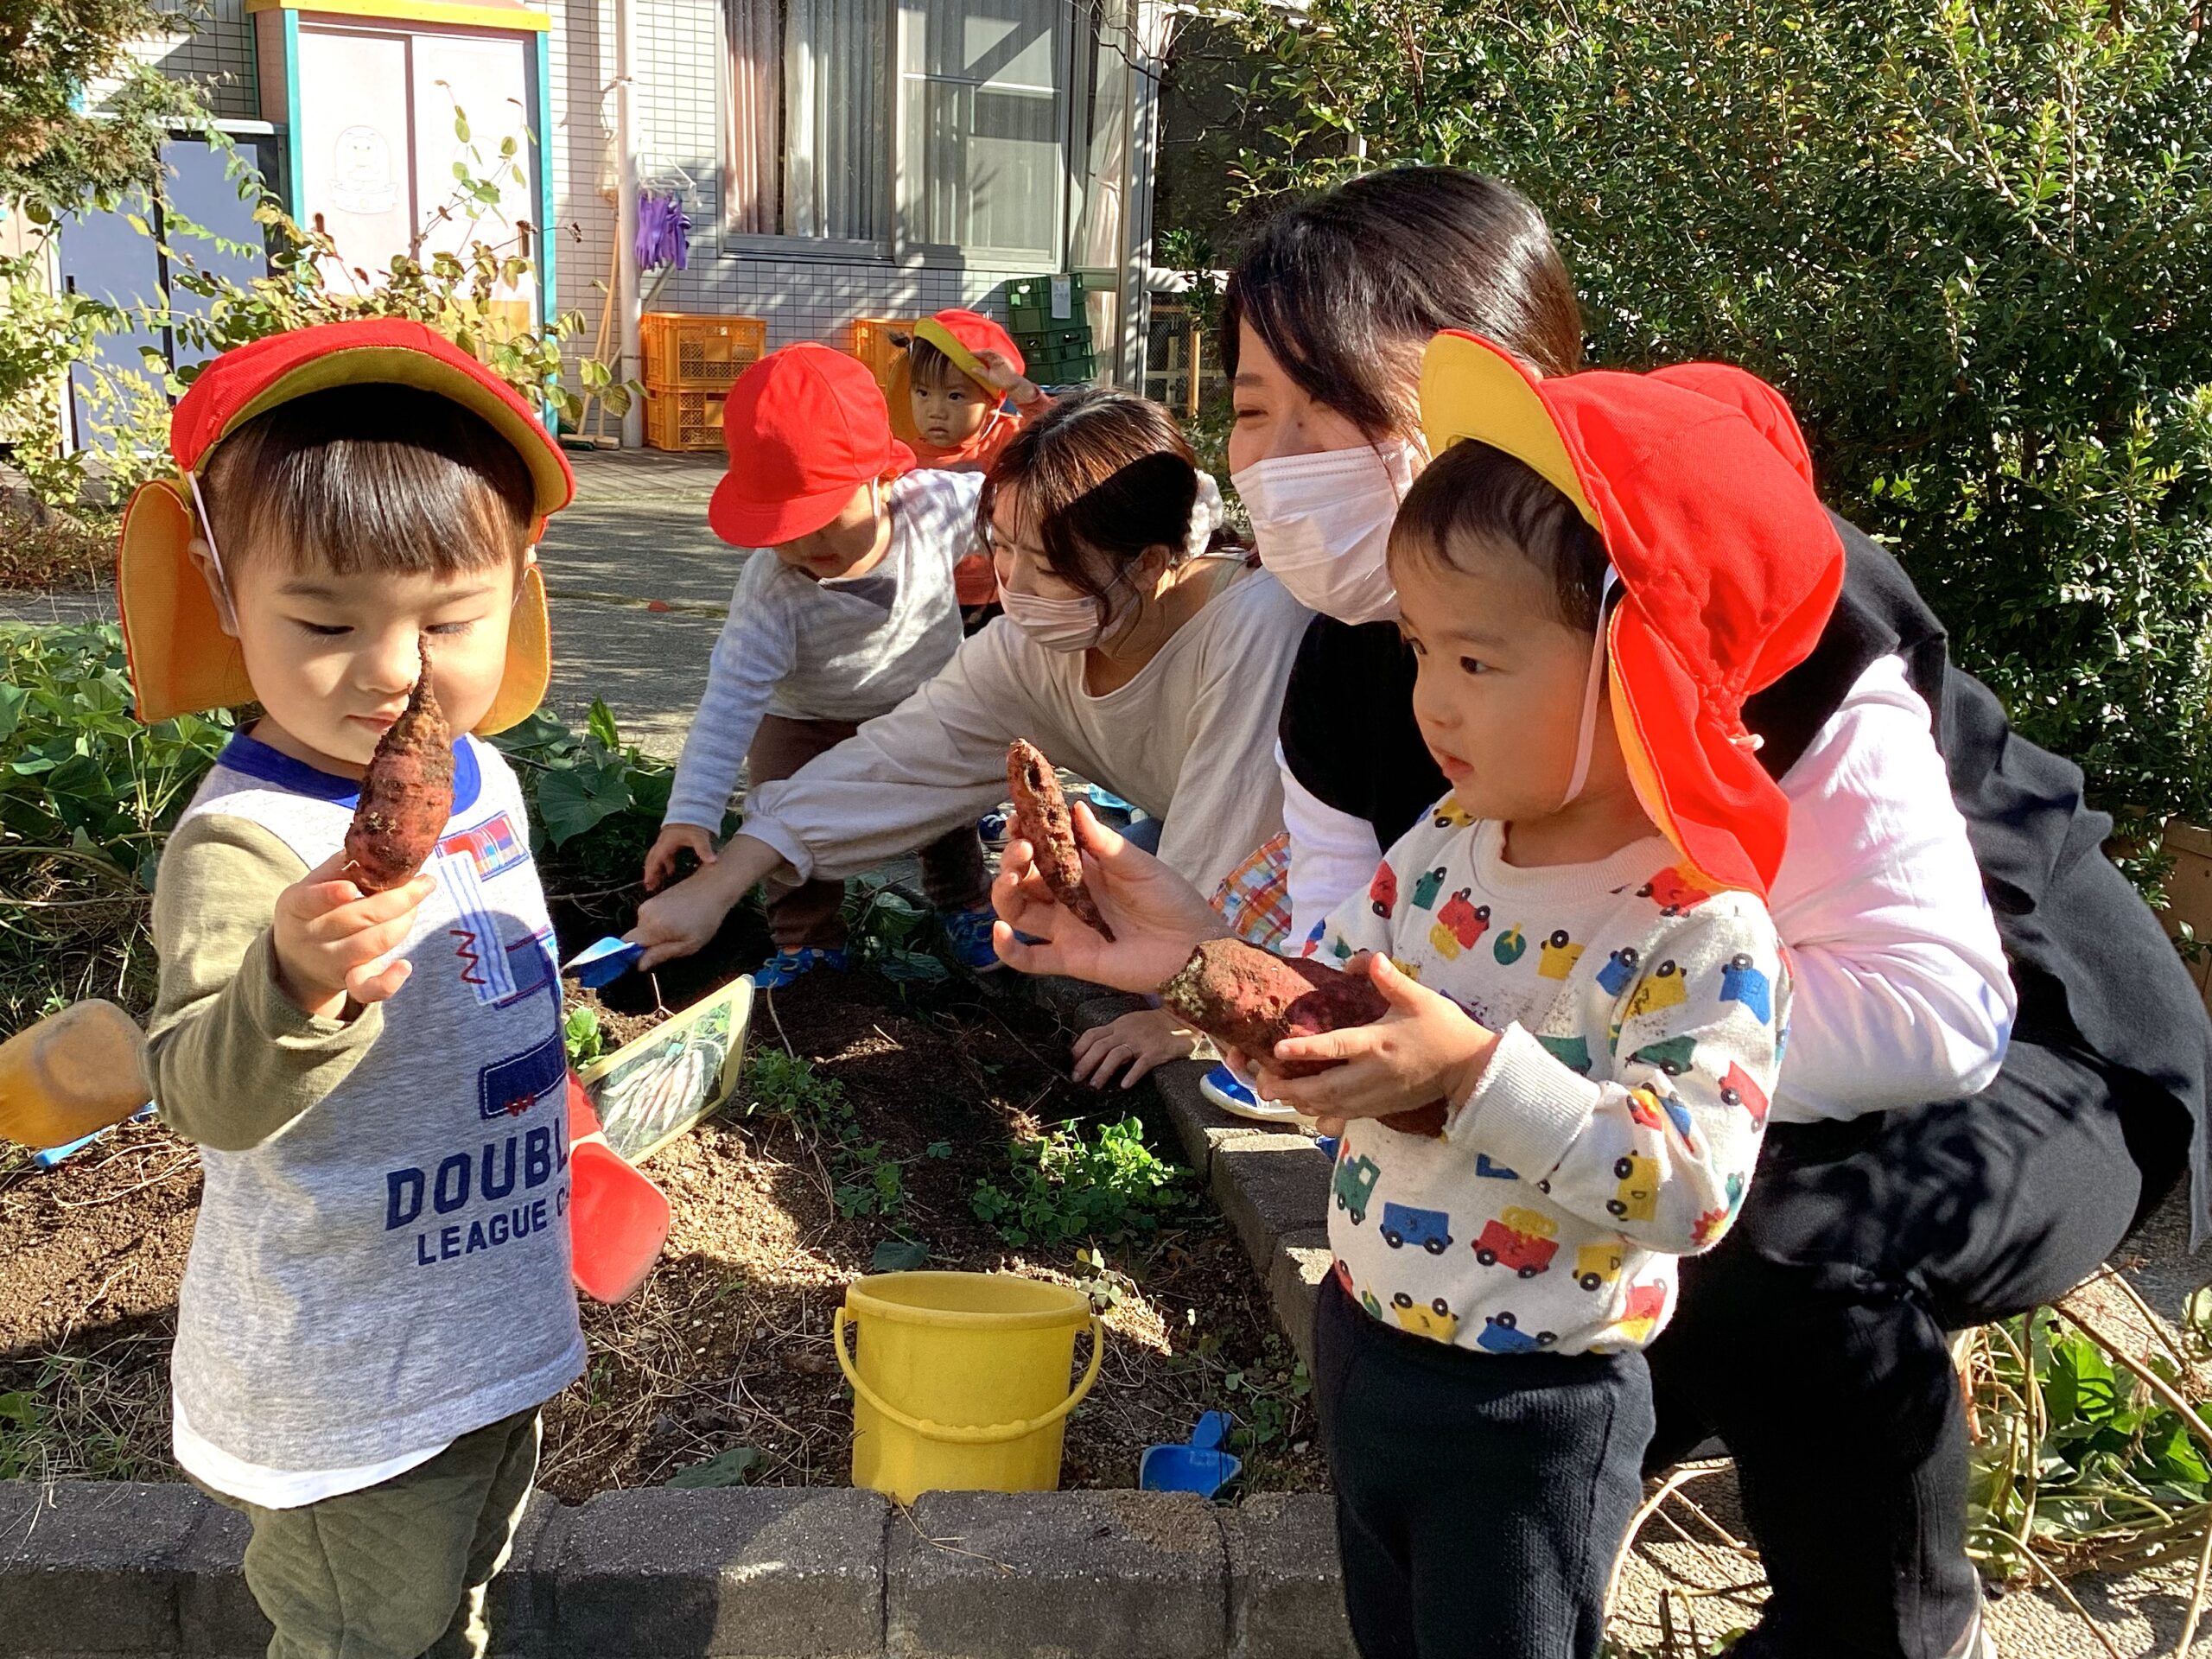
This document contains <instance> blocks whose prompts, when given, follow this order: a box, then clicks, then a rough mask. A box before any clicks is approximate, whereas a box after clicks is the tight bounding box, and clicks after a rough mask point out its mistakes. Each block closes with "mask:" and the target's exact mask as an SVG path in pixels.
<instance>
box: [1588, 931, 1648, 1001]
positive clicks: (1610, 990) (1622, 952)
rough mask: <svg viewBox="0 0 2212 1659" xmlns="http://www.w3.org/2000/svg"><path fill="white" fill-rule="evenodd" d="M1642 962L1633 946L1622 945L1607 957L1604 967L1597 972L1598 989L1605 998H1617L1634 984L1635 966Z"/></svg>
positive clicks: (1639, 954) (1640, 956)
mask: <svg viewBox="0 0 2212 1659" xmlns="http://www.w3.org/2000/svg"><path fill="white" fill-rule="evenodd" d="M1642 961H1643V956H1642V955H1641V953H1639V952H1638V951H1637V948H1636V947H1635V946H1634V945H1632V944H1626V945H1623V946H1622V947H1621V948H1620V949H1619V950H1616V951H1614V952H1613V953H1612V955H1611V956H1609V957H1606V958H1605V966H1604V967H1602V968H1600V969H1599V970H1598V984H1599V988H1601V989H1602V990H1604V992H1605V995H1607V996H1618V995H1620V994H1621V993H1622V992H1623V991H1624V990H1626V989H1628V988H1629V987H1630V985H1632V984H1634V983H1635V982H1636V966H1637V963H1640V962H1642Z"/></svg>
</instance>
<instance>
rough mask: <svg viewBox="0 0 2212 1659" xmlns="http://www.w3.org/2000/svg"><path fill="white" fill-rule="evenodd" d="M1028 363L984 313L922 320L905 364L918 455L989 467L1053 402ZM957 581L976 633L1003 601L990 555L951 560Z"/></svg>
mask: <svg viewBox="0 0 2212 1659" xmlns="http://www.w3.org/2000/svg"><path fill="white" fill-rule="evenodd" d="M1027 368H1028V365H1027V364H1025V363H1024V362H1023V361H1022V359H1021V350H1020V347H1019V346H1016V345H1015V344H1014V337H1013V336H1012V335H1010V334H1007V331H1006V330H1005V329H1003V328H1001V327H999V326H998V324H996V323H995V322H993V321H991V320H990V319H989V318H988V317H987V316H984V315H982V313H980V312H976V311H940V312H938V314H937V315H935V316H933V317H925V318H924V319H923V320H922V321H920V322H918V323H917V324H916V325H915V327H914V332H913V334H912V337H911V338H910V339H909V340H908V341H907V343H906V395H907V397H908V398H909V399H910V400H911V401H912V406H913V419H914V430H915V431H916V432H917V433H918V434H919V435H920V438H921V442H918V443H917V444H916V445H915V446H914V458H915V460H916V461H918V463H919V464H920V465H922V466H924V467H932V468H936V469H938V470H940V471H944V472H965V473H982V472H988V471H989V470H990V465H991V462H992V461H995V460H996V459H997V458H998V453H999V451H1000V450H1001V449H1003V448H1006V446H1007V442H1008V440H1010V439H1011V438H1012V437H1013V436H1014V434H1015V433H1016V432H1018V431H1020V429H1021V427H1022V423H1024V422H1025V421H1028V420H1031V419H1033V418H1034V417H1035V416H1037V415H1038V414H1039V412H1040V411H1042V410H1046V409H1047V408H1049V407H1050V406H1051V404H1052V399H1051V398H1049V397H1046V395H1045V394H1044V393H1043V392H1042V391H1039V390H1038V389H1037V386H1036V385H1035V384H1034V383H1033V381H1031V380H1030V379H1029V378H1027ZM1009 403H1010V404H1012V407H1011V408H1009V407H1007V404H1009ZM952 580H953V592H954V594H955V595H956V596H957V598H958V600H959V601H960V609H961V614H962V616H963V619H964V620H965V622H966V625H967V626H968V628H969V631H970V632H973V631H974V630H975V629H976V627H979V626H982V623H983V622H985V621H987V620H989V618H990V616H991V615H992V614H994V613H992V612H991V610H990V609H989V607H991V606H993V605H995V604H996V603H997V602H998V596H999V584H998V577H997V575H996V574H995V572H994V571H993V570H992V569H991V560H990V556H989V555H988V553H984V552H982V551H981V550H978V551H976V552H973V553H970V554H969V555H968V556H966V557H964V558H963V559H962V560H961V561H960V563H958V564H957V565H955V566H954V567H953V571H952Z"/></svg>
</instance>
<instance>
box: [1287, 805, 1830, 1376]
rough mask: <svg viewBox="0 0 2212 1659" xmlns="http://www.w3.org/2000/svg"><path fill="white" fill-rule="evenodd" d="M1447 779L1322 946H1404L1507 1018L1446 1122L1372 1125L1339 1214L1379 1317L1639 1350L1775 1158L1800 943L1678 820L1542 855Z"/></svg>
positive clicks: (1442, 1336) (1338, 1243) (1402, 962)
mask: <svg viewBox="0 0 2212 1659" xmlns="http://www.w3.org/2000/svg"><path fill="white" fill-rule="evenodd" d="M1504 849H1505V831H1504V827H1503V825H1501V824H1497V823H1477V822H1475V821H1473V820H1471V819H1470V818H1469V817H1467V815H1466V814H1465V811H1463V810H1461V809H1460V808H1459V805H1458V804H1457V803H1456V802H1455V801H1454V800H1453V799H1452V798H1451V797H1449V796H1446V798H1445V799H1444V800H1443V801H1442V802H1440V803H1439V804H1438V805H1437V807H1436V808H1435V809H1434V810H1433V811H1431V812H1430V813H1429V814H1428V815H1427V817H1424V818H1423V819H1422V820H1421V823H1417V824H1415V825H1414V828H1413V829H1410V830H1408V832H1407V834H1406V835H1405V836H1404V837H1403V838H1402V839H1401V840H1400V841H1399V842H1398V843H1397V844H1396V845H1395V846H1394V847H1392V848H1391V849H1390V850H1389V854H1388V855H1385V857H1384V859H1383V863H1382V865H1381V867H1380V868H1378V869H1377V870H1376V874H1375V879H1374V881H1373V883H1372V884H1371V885H1370V887H1369V889H1368V891H1367V892H1366V893H1362V894H1357V895H1355V896H1354V897H1353V898H1351V899H1347V900H1346V901H1345V902H1344V905H1342V906H1340V907H1339V908H1338V910H1337V912H1336V913H1335V914H1333V915H1332V916H1331V917H1330V918H1328V920H1327V921H1325V922H1324V923H1323V924H1322V925H1320V926H1319V928H1317V929H1316V930H1315V931H1314V934H1313V937H1312V938H1309V939H1308V940H1307V942H1306V951H1307V953H1308V954H1315V953H1318V954H1319V955H1321V956H1322V957H1325V958H1328V959H1334V960H1336V961H1338V962H1342V961H1344V959H1347V958H1349V957H1352V956H1353V955H1355V954H1356V953H1357V952H1360V951H1363V950H1372V951H1375V952H1377V953H1379V954H1382V955H1385V956H1388V957H1390V958H1391V960H1392V961H1394V962H1395V963H1396V964H1397V965H1398V966H1399V968H1401V969H1403V970H1404V972H1405V973H1406V974H1407V975H1408V976H1410V977H1412V978H1414V979H1417V980H1419V981H1420V982H1421V983H1422V984H1423V985H1425V986H1427V988H1429V989H1431V990H1433V991H1436V992H1439V993H1440V994H1441V995H1445V996H1447V997H1449V998H1451V999H1452V1001H1454V1002H1456V1003H1458V1004H1459V1006H1460V1007H1463V1008H1465V1010H1466V1011H1467V1013H1468V1014H1471V1016H1472V1017H1473V1018H1474V1019H1476V1020H1478V1021H1480V1022H1481V1023H1482V1024H1483V1025H1484V1026H1485V1027H1489V1028H1490V1029H1491V1030H1492V1031H1495V1032H1497V1033H1500V1039H1499V1042H1498V1045H1497V1048H1496V1049H1495V1050H1494V1051H1493V1052H1492V1053H1491V1060H1490V1064H1489V1065H1488V1066H1487V1068H1486V1069H1485V1070H1484V1073H1483V1077H1482V1080H1481V1081H1480V1082H1479V1083H1478V1084H1477V1085H1476V1087H1475V1089H1474V1091H1473V1093H1472V1094H1471V1096H1469V1097H1468V1098H1467V1099H1465V1101H1454V1102H1452V1103H1450V1106H1451V1111H1450V1114H1449V1116H1447V1118H1446V1122H1445V1127H1444V1129H1443V1132H1442V1133H1441V1134H1440V1135H1436V1136H1423V1135H1407V1134H1403V1133H1401V1132H1399V1131H1398V1130H1395V1129H1392V1128H1386V1127H1384V1126H1383V1124H1382V1123H1381V1122H1376V1121H1375V1120H1372V1119H1360V1120H1355V1121H1354V1122H1352V1123H1351V1124H1350V1125H1349V1126H1348V1127H1347V1128H1346V1129H1345V1132H1344V1136H1343V1138H1342V1141H1341V1144H1340V1146H1339V1147H1338V1158H1337V1165H1336V1170H1335V1175H1334V1179H1333V1183H1332V1203H1331V1207H1330V1217H1329V1240H1330V1243H1331V1246H1332V1249H1333V1250H1334V1253H1335V1255H1336V1272H1337V1274H1338V1278H1339V1279H1340V1280H1341V1281H1343V1282H1344V1287H1345V1288H1346V1289H1347V1290H1348V1291H1350V1292H1351V1294H1352V1296H1353V1297H1354V1298H1355V1299H1356V1300H1357V1301H1358V1302H1359V1303H1360V1305H1361V1306H1363V1307H1364V1308H1365V1309H1366V1310H1367V1312H1368V1313H1370V1315H1372V1316H1373V1317H1375V1318H1376V1319H1383V1320H1386V1321H1388V1322H1389V1323H1391V1324H1393V1325H1396V1326H1398V1327H1400V1328H1402V1329H1404V1330H1406V1331H1409V1332H1414V1333H1415V1334H1417V1335H1420V1336H1424V1337H1427V1338H1433V1339H1434V1340H1437V1341H1440V1342H1446V1343H1452V1344H1458V1345H1459V1346H1461V1347H1467V1348H1475V1349H1479V1350H1482V1351H1485V1352H1490V1353H1499V1354H1511V1353H1528V1352H1535V1351H1540V1350H1541V1351H1551V1352H1557V1353H1577V1352H1581V1351H1614V1350H1618V1349H1623V1348H1634V1347H1642V1346H1643V1345H1644V1344H1647V1343H1649V1341H1650V1340H1651V1338H1653V1337H1654V1336H1655V1335H1656V1334H1657V1333H1658V1332H1659V1331H1660V1329H1661V1328H1662V1326H1664V1325H1665V1324H1666V1322H1667V1319H1668V1317H1669V1314H1670V1313H1671V1312H1672V1311H1673V1304H1674V1296H1675V1257H1676V1256H1678V1255H1692V1254H1694V1253H1696V1252H1698V1251H1700V1250H1703V1249H1709V1248H1710V1247H1711V1246H1712V1245H1713V1243H1716V1242H1717V1241H1718V1240H1719V1237H1720V1236H1721V1234H1722V1233H1723V1232H1724V1231H1726V1229H1727V1226H1728V1224H1729V1223H1730V1222H1731V1221H1732V1220H1733V1219H1734V1217H1735V1215H1736V1212H1737V1210H1738V1206H1739V1205H1741V1204H1742V1202H1743V1197H1744V1189H1745V1185H1746V1184H1747V1183H1748V1182H1749V1181H1750V1180H1751V1171H1752V1167H1753V1166H1754V1164H1755V1163H1756V1162H1757V1160H1758V1149H1759V1139H1760V1136H1761V1135H1762V1133H1763V1132H1764V1128H1765V1124H1766V1114H1767V1102H1768V1099H1769V1097H1770V1095H1771V1094H1772V1092H1773V1089H1774V1081H1775V1073H1776V1071H1777V1067H1778V1066H1779V1065H1780V1063H1781V1057H1782V1050H1783V1043H1784V1040H1785V1037H1786V1031H1787V1027H1788V1022H1789V972H1788V965H1787V963H1786V960H1785V959H1784V957H1783V951H1782V946H1781V943H1780V940H1779V939H1778V938H1777V935H1776V933H1775V930H1774V925H1773V923H1772V922H1771V920H1770V918H1769V917H1768V915H1767V912H1766V908H1765V906H1764V905H1763V904H1761V903H1760V901H1759V899H1758V896H1757V895H1756V894H1753V893H1737V892H1720V893H1714V892H1712V891H1710V890H1709V889H1708V888H1707V887H1705V886H1703V885H1702V884H1700V883H1699V882H1698V881H1697V880H1695V879H1694V878H1692V877H1689V876H1688V875H1687V874H1686V873H1685V871H1684V869H1683V868H1682V867H1681V863H1680V860H1679V855H1677V854H1676V853H1675V849H1673V847H1672V846H1670V845H1669V843H1668V842H1665V841H1663V840H1662V839H1660V838H1659V837H1657V836H1653V837H1651V838H1650V839H1648V840H1645V841H1641V842H1637V843H1636V844H1634V845H1633V846H1630V847H1627V848H1624V849H1622V850H1621V851H1620V852H1618V853H1616V854H1614V855H1612V856H1611V858H1609V859H1606V860H1605V861H1603V862H1601V863H1597V864H1577V865H1567V866H1555V867H1551V868H1519V867H1516V866H1515V865H1511V864H1509V863H1507V862H1506V861H1505V859H1504V856H1503V854H1504Z"/></svg>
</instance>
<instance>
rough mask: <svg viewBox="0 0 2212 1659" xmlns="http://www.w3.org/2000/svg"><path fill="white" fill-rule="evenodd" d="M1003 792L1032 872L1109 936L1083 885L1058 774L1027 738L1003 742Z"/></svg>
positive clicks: (1080, 916)
mask: <svg viewBox="0 0 2212 1659" xmlns="http://www.w3.org/2000/svg"><path fill="white" fill-rule="evenodd" d="M1006 786H1007V794H1008V796H1009V797H1011V798H1012V799H1013V801H1014V833H1015V834H1016V835H1017V836H1020V837H1021V839H1022V840H1024V841H1026V842H1028V843H1029V844H1030V846H1031V847H1032V848H1033V849H1035V851H1036V855H1037V873H1038V874H1039V875H1041V876H1043V877H1044V878H1045V885H1046V887H1050V888H1051V889H1052V897H1053V898H1054V899H1058V901H1059V902H1060V904H1061V905H1062V906H1064V907H1065V909H1066V910H1067V911H1068V912H1069V913H1070V914H1071V915H1072V916H1073V917H1074V918H1076V920H1077V921H1079V922H1081V923H1083V924H1084V926H1086V927H1089V928H1090V929H1091V930H1092V931H1095V932H1096V933H1098V934H1099V935H1100V936H1101V937H1103V938H1106V939H1107V940H1109V941H1110V940H1111V939H1112V938H1113V937H1114V930H1113V929H1112V928H1110V927H1109V926H1108V925H1106V918H1104V917H1103V916H1101V915H1100V914H1099V913H1098V902H1097V900H1096V899H1093V898H1092V897H1091V896H1090V888H1089V887H1085V886H1084V880H1083V855H1081V854H1080V853H1078V852H1077V850H1076V844H1075V824H1074V822H1073V821H1072V820H1071V818H1070V817H1068V804H1067V798H1066V797H1065V796H1064V795H1062V794H1061V793H1060V780H1059V777H1058V774H1057V773H1056V772H1053V770H1052V762H1051V761H1049V760H1046V758H1045V756H1044V753H1042V751H1040V750H1039V748H1038V747H1037V746H1036V745H1035V744H1034V743H1032V742H1031V741H1029V740H1028V739H1027V738H1022V737H1017V738H1015V739H1014V741H1013V742H1011V743H1009V744H1007V750H1006Z"/></svg>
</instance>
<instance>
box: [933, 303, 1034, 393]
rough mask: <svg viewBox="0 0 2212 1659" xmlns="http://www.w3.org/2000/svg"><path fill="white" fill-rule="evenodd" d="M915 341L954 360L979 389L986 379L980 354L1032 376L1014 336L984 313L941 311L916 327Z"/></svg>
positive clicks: (1017, 372) (955, 364)
mask: <svg viewBox="0 0 2212 1659" xmlns="http://www.w3.org/2000/svg"><path fill="white" fill-rule="evenodd" d="M914 338H915V339H916V340H927V341H929V343H930V344H931V345H932V346H936V347H937V348H938V350H939V351H940V352H943V353H944V354H945V356H947V357H948V358H950V359H952V366H953V367H954V368H956V369H957V370H959V371H960V372H961V373H963V374H964V375H966V376H967V377H968V378H969V379H970V380H973V381H976V383H977V384H979V385H988V384H989V383H988V381H986V380H985V379H984V378H983V363H982V357H981V356H980V353H984V352H996V353H998V354H999V355H1000V356H1001V357H1002V358H1004V359H1006V360H1007V362H1008V363H1010V364H1011V365H1013V366H1014V372H1015V373H1016V374H1027V373H1028V372H1029V365H1028V364H1027V363H1025V362H1024V361H1023V360H1022V357H1021V348H1020V346H1017V345H1015V344H1014V336H1013V335H1012V334H1008V333H1007V331H1006V330H1005V329H1003V328H1001V327H999V326H998V324H996V323H995V322H993V321H991V320H990V319H989V318H988V317H987V316H985V315H983V314H982V312H980V311H940V312H938V314H937V315H935V316H933V317H924V318H923V319H922V320H921V321H919V322H918V323H916V324H915V325H914Z"/></svg>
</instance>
